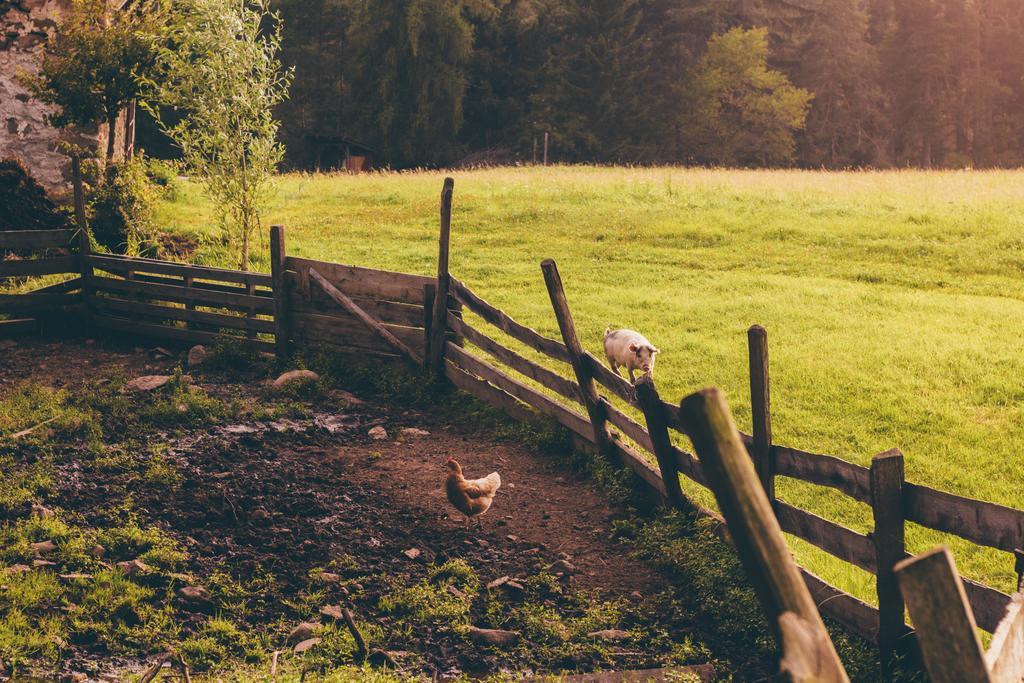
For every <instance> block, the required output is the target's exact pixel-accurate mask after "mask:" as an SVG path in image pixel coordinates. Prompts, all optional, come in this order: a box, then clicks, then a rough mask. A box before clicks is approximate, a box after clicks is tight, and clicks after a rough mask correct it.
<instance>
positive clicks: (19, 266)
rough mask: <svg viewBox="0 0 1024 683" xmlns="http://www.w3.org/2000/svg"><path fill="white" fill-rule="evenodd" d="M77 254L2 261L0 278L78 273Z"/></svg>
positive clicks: (0, 263)
mask: <svg viewBox="0 0 1024 683" xmlns="http://www.w3.org/2000/svg"><path fill="white" fill-rule="evenodd" d="M78 270H79V268H78V257H77V256H56V257H54V258H40V259H14V260H9V261H0V278H5V277H28V276H31V275H56V274H59V273H76V274H77V273H78Z"/></svg>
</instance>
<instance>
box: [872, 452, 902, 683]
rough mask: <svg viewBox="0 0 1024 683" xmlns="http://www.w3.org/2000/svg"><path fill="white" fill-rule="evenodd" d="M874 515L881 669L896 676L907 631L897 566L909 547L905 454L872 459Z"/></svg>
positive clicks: (889, 453) (891, 454)
mask: <svg viewBox="0 0 1024 683" xmlns="http://www.w3.org/2000/svg"><path fill="white" fill-rule="evenodd" d="M869 479H870V483H871V512H872V515H873V517H874V520H875V530H874V531H873V532H872V534H871V540H872V541H873V545H874V555H875V575H876V579H875V588H876V592H877V594H878V615H879V626H878V649H879V654H880V656H881V659H882V667H883V670H885V671H886V672H887V673H889V674H892V673H894V670H893V666H894V665H895V657H896V655H897V654H899V652H898V646H899V643H900V640H901V639H902V638H903V636H904V635H905V634H906V632H907V627H906V624H904V620H903V614H904V611H905V609H906V607H905V605H904V604H903V595H902V594H901V593H900V586H899V581H898V580H897V579H896V572H895V567H896V564H897V563H898V562H900V561H901V560H902V559H903V556H904V554H905V547H906V533H905V529H904V527H905V523H904V519H903V484H904V477H903V454H902V453H900V452H899V451H898V450H895V449H894V450H891V451H887V452H885V453H882V454H880V455H876V456H875V457H874V458H872V460H871V470H870V473H869Z"/></svg>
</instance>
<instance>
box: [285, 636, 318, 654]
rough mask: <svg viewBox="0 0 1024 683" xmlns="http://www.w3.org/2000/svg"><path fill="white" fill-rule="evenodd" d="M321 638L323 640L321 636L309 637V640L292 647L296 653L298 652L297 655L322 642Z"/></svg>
mask: <svg viewBox="0 0 1024 683" xmlns="http://www.w3.org/2000/svg"><path fill="white" fill-rule="evenodd" d="M320 640H321V639H320V638H309V639H308V640H304V641H302V642H301V643H299V644H298V645H296V646H295V647H294V648H293V649H292V651H293V652H294V653H295V654H297V655H298V654H302V653H303V652H305V651H306V650H309V649H311V648H314V647H316V646H317V645H319V644H320Z"/></svg>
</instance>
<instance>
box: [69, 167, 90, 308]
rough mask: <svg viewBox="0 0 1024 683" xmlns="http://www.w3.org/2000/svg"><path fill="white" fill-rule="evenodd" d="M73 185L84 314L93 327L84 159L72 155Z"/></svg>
mask: <svg viewBox="0 0 1024 683" xmlns="http://www.w3.org/2000/svg"><path fill="white" fill-rule="evenodd" d="M71 185H72V188H73V189H74V193H75V224H76V225H77V226H78V238H77V242H78V262H79V273H80V274H81V276H82V315H83V316H84V317H85V324H86V325H87V326H89V327H92V300H91V299H92V283H91V279H92V261H91V260H90V259H89V257H90V256H91V255H92V241H91V240H90V238H89V221H88V220H87V219H86V216H85V188H84V187H83V186H82V160H81V159H80V158H79V157H78V156H77V155H76V156H73V157H71Z"/></svg>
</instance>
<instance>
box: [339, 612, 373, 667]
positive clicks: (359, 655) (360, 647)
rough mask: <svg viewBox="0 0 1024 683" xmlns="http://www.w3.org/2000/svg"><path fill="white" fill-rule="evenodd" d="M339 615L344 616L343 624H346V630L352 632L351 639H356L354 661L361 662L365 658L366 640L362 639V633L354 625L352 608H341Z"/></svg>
mask: <svg viewBox="0 0 1024 683" xmlns="http://www.w3.org/2000/svg"><path fill="white" fill-rule="evenodd" d="M341 615H342V616H343V617H345V625H346V626H348V630H349V631H350V632H351V633H352V639H353V640H355V641H356V661H357V662H360V663H362V662H363V661H365V660H366V654H367V652H366V640H364V639H363V634H362V633H360V632H359V627H358V626H356V620H355V618H354V617H353V616H352V610H350V609H349V608H348V607H346V608H345V609H343V610H341Z"/></svg>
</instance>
